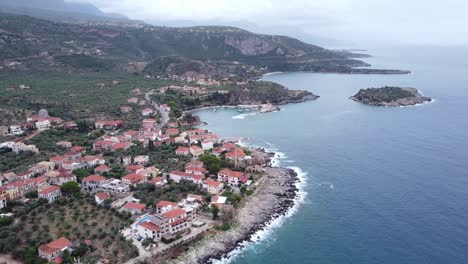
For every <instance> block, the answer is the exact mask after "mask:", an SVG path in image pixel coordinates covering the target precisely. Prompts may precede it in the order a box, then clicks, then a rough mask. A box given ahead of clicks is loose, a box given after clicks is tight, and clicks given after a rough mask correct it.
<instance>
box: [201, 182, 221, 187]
mask: <svg viewBox="0 0 468 264" xmlns="http://www.w3.org/2000/svg"><path fill="white" fill-rule="evenodd" d="M205 183H206V184H207V185H209V186H212V187H216V188H218V187H220V186H221V185H222V184H221V183H220V182H219V181H212V180H206V182H205Z"/></svg>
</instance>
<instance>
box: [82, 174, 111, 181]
mask: <svg viewBox="0 0 468 264" xmlns="http://www.w3.org/2000/svg"><path fill="white" fill-rule="evenodd" d="M105 180H106V178H104V177H102V176H100V175H91V176H88V177H86V178H84V179H83V180H81V181H84V182H88V181H96V182H101V181H105Z"/></svg>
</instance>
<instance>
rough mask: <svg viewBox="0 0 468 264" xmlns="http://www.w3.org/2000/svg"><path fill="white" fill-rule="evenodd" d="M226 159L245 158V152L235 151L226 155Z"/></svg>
mask: <svg viewBox="0 0 468 264" xmlns="http://www.w3.org/2000/svg"><path fill="white" fill-rule="evenodd" d="M225 156H226V157H245V156H247V155H245V153H244V151H243V150H242V149H235V150H233V151H231V152H228V153H226V155H225Z"/></svg>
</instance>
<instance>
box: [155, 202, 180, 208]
mask: <svg viewBox="0 0 468 264" xmlns="http://www.w3.org/2000/svg"><path fill="white" fill-rule="evenodd" d="M166 206H177V203H173V202H169V201H159V203H157V204H156V207H158V208H163V207H166Z"/></svg>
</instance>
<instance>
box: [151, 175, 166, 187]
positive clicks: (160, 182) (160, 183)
mask: <svg viewBox="0 0 468 264" xmlns="http://www.w3.org/2000/svg"><path fill="white" fill-rule="evenodd" d="M150 183H151V184H154V185H155V186H156V187H162V186H164V185H165V184H166V183H167V181H166V178H164V177H154V178H153V179H152V180H151V181H150Z"/></svg>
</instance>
